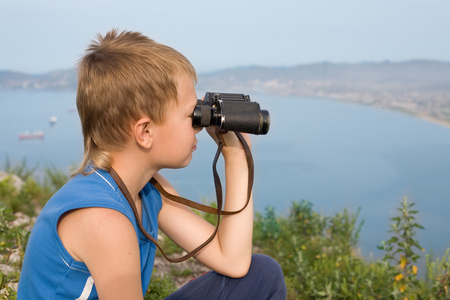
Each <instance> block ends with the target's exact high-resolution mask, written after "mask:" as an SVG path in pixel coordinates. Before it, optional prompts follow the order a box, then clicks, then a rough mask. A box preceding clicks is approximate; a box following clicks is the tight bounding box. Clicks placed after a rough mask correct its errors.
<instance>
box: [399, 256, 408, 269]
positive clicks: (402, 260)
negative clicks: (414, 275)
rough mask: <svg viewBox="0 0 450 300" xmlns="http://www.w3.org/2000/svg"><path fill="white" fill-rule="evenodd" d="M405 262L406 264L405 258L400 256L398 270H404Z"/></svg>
mask: <svg viewBox="0 0 450 300" xmlns="http://www.w3.org/2000/svg"><path fill="white" fill-rule="evenodd" d="M407 262H408V261H407V260H406V257H404V256H403V255H402V257H401V258H400V268H402V269H404V268H405V266H406V263H407Z"/></svg>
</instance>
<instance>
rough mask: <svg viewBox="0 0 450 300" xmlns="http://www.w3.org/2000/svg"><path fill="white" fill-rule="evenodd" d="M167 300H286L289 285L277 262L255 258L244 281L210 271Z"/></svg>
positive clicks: (267, 258)
mask: <svg viewBox="0 0 450 300" xmlns="http://www.w3.org/2000/svg"><path fill="white" fill-rule="evenodd" d="M165 299H166V300H175V299H177V300H181V299H186V300H187V299H195V300H201V299H208V300H215V299H233V300H236V299H245V300H252V299H255V300H264V299H271V300H285V299H286V284H285V282H284V276H283V271H282V270H281V267H280V265H279V264H278V263H277V262H276V261H275V260H273V259H272V258H271V257H269V256H266V255H261V254H255V255H253V256H252V262H251V265H250V269H249V271H248V273H247V275H245V276H244V277H242V278H230V277H226V276H223V275H220V274H218V273H216V272H214V271H211V272H208V273H206V274H205V275H202V276H200V277H198V278H196V279H194V280H192V281H190V282H188V283H187V284H185V285H184V286H183V287H181V288H180V289H179V290H177V291H176V292H174V293H173V294H170V295H169V296H168V297H167V298H165Z"/></svg>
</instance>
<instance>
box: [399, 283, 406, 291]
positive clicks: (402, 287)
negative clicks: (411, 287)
mask: <svg viewBox="0 0 450 300" xmlns="http://www.w3.org/2000/svg"><path fill="white" fill-rule="evenodd" d="M404 291H405V285H404V284H402V285H401V286H400V292H404Z"/></svg>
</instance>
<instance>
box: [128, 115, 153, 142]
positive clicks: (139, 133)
mask: <svg viewBox="0 0 450 300" xmlns="http://www.w3.org/2000/svg"><path fill="white" fill-rule="evenodd" d="M151 122H152V120H151V119H150V118H148V117H143V118H141V119H139V120H138V121H137V122H136V123H135V124H134V127H133V134H134V139H135V141H136V143H137V144H138V145H139V146H140V147H142V148H145V149H150V148H151V147H152V143H153V134H152V129H151V126H150V125H151Z"/></svg>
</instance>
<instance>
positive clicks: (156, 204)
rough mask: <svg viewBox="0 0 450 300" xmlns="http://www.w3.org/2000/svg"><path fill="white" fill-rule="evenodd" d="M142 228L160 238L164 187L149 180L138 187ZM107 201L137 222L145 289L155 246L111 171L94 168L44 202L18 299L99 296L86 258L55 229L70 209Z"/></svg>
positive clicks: (25, 264) (92, 205) (29, 250)
mask: <svg viewBox="0 0 450 300" xmlns="http://www.w3.org/2000/svg"><path fill="white" fill-rule="evenodd" d="M140 196H141V199H142V222H143V225H144V228H145V229H146V230H147V231H148V232H149V233H150V234H151V235H152V236H153V237H154V238H155V239H156V238H157V236H158V219H157V217H158V213H159V211H160V210H161V206H162V201H161V195H160V193H159V192H158V191H157V190H156V189H155V187H154V186H153V185H152V184H150V183H148V184H147V185H146V186H145V187H144V188H143V189H142V191H141V193H140ZM87 207H104V208H110V209H114V210H117V211H119V212H121V213H122V214H124V215H125V216H126V217H127V218H128V219H129V220H130V222H131V223H132V224H133V227H134V229H135V232H136V235H137V237H138V241H139V251H140V258H141V279H142V292H143V294H144V295H145V292H146V290H147V287H148V285H149V283H150V277H151V275H152V271H153V264H154V258H155V251H156V246H155V245H154V244H153V243H152V242H151V241H150V240H148V239H147V238H146V237H145V236H144V235H143V233H142V232H141V231H140V229H139V227H138V224H137V221H136V218H135V217H134V214H133V210H132V209H131V207H130V205H129V204H128V201H127V200H126V198H125V197H124V195H123V194H122V192H121V191H120V189H119V188H118V186H117V184H116V183H115V181H114V180H113V179H112V177H111V176H110V175H109V173H108V172H106V171H103V170H96V171H95V172H93V173H92V174H90V175H87V176H86V175H81V174H79V175H77V176H75V177H74V178H72V179H71V180H70V181H69V182H68V183H66V184H65V185H64V186H63V187H62V188H61V189H60V190H59V191H58V192H56V193H55V195H53V197H52V198H51V199H50V200H49V201H48V203H47V204H46V205H45V207H44V209H43V210H42V212H41V213H40V214H39V217H38V218H37V220H36V223H35V225H34V227H33V229H32V231H31V235H30V238H29V240H28V244H27V248H26V252H25V258H24V262H23V267H22V271H21V275H20V280H19V288H18V293H17V299H19V300H22V299H46V300H47V299H79V300H84V299H97V298H98V296H97V291H96V289H95V283H94V281H93V279H92V276H91V274H90V272H89V270H88V268H87V267H86V265H85V264H84V263H82V262H79V261H76V260H74V259H73V258H72V256H71V255H70V254H69V253H68V252H67V250H66V249H65V248H64V246H63V244H62V242H61V239H60V238H59V235H58V232H57V225H58V220H59V218H60V217H61V216H62V215H63V214H64V213H66V212H68V211H71V210H74V209H78V208H87Z"/></svg>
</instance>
